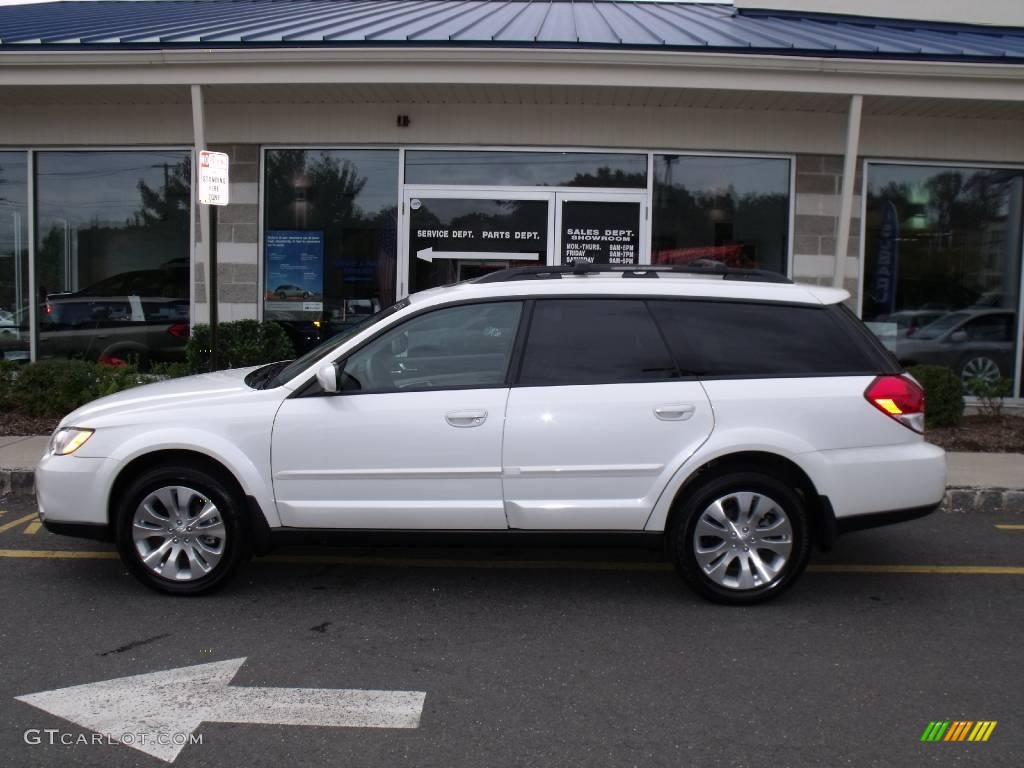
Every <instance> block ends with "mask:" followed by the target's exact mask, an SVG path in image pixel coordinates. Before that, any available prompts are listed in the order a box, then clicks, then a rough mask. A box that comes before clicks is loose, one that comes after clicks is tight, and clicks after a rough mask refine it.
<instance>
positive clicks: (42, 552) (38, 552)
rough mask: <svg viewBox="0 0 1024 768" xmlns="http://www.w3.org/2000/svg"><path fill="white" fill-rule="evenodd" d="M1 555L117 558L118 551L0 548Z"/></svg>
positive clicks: (89, 558)
mask: <svg viewBox="0 0 1024 768" xmlns="http://www.w3.org/2000/svg"><path fill="white" fill-rule="evenodd" d="M0 557H13V558H17V559H23V558H24V559H42V560H116V559H117V552H84V551H71V550H68V551H61V550H55V549H0Z"/></svg>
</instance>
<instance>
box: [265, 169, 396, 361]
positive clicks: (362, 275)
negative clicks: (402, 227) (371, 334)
mask: <svg viewBox="0 0 1024 768" xmlns="http://www.w3.org/2000/svg"><path fill="white" fill-rule="evenodd" d="M265 194H266V198H265V203H266V205H265V210H266V219H265V222H264V243H263V245H264V250H263V255H264V259H263V261H264V289H265V293H264V299H263V300H264V304H263V308H264V317H265V318H266V319H268V320H277V321H279V322H281V324H282V325H283V326H284V327H285V328H286V330H288V331H289V334H290V335H291V337H292V341H293V343H294V344H295V346H296V349H297V350H298V351H300V352H301V351H304V350H306V349H308V348H310V347H312V346H313V345H315V344H316V343H318V342H319V340H320V339H321V338H328V337H330V336H333V335H334V334H335V333H338V332H341V331H342V330H344V329H345V328H346V327H348V326H351V325H353V324H355V323H358V322H360V321H361V320H362V319H364V318H366V317H367V316H369V315H371V314H373V313H375V312H377V311H379V310H381V309H382V308H384V307H387V306H389V305H391V304H393V303H394V301H395V270H396V265H397V245H398V233H397V229H398V204H397V201H398V152H397V150H375V149H359V150H347V149H271V150H267V154H266V182H265Z"/></svg>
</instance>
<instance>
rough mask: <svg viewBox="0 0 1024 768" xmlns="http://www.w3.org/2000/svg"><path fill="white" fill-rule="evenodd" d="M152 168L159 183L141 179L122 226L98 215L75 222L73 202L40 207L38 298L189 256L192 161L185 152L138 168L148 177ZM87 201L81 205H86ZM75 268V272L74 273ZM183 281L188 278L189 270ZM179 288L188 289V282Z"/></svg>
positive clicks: (52, 181)
mask: <svg viewBox="0 0 1024 768" xmlns="http://www.w3.org/2000/svg"><path fill="white" fill-rule="evenodd" d="M145 159H147V160H148V159H150V158H148V157H147V158H145ZM154 169H159V170H161V171H162V177H158V178H161V183H160V184H158V185H156V186H151V185H150V183H149V182H148V181H147V178H146V177H142V176H140V178H138V179H137V181H136V182H135V185H134V186H135V189H136V190H137V191H138V208H136V209H135V210H134V211H132V212H131V213H130V214H129V215H127V216H126V217H125V219H124V222H123V223H122V224H117V223H113V222H110V221H102V220H101V219H100V216H99V215H98V214H94V215H93V217H92V218H91V219H90V220H89V221H88V223H76V222H75V209H74V205H75V203H74V201H72V202H71V203H70V204H69V205H67V206H63V205H53V206H45V205H43V206H41V212H40V216H39V219H40V222H41V223H40V227H42V226H43V224H42V222H44V221H46V222H47V223H48V226H47V228H46V229H45V231H42V232H41V233H40V240H39V247H38V252H37V256H36V264H37V275H38V278H37V285H38V294H39V300H40V301H42V300H44V299H45V297H46V294H47V293H55V292H60V291H68V290H78V289H81V288H85V287H87V286H88V285H90V284H92V283H95V282H97V281H99V280H101V279H104V278H107V277H110V276H112V275H115V274H119V273H121V272H128V271H134V270H143V269H156V268H159V267H161V266H162V265H163V264H165V263H167V262H168V261H171V260H172V259H175V260H186V259H187V258H188V249H187V243H188V236H189V226H190V216H191V199H192V197H191V180H190V177H191V160H190V158H189V157H188V155H187V154H185V153H182V157H181V159H179V160H178V161H177V162H166V161H165V162H162V163H156V164H149V165H143V166H141V168H140V170H144V171H145V173H146V175H147V176H149V175H151V174H152V170H154ZM96 171H97V173H100V172H101V171H102V169H101V168H100V167H97V169H96ZM60 183H61V177H60V174H54V175H52V176H51V177H50V178H47V179H46V180H45V181H40V184H41V185H43V184H60ZM43 193H45V190H41V194H40V198H41V199H43ZM89 202H90V201H89V200H83V201H82V205H83V206H86V207H88V205H89ZM183 245H184V246H185V249H184V250H182V246H183ZM76 269H77V274H71V272H72V271H74V270H76ZM180 279H184V280H186V281H187V279H188V277H187V272H185V271H183V272H182V273H181V278H180ZM177 289H178V290H179V291H180V290H185V291H186V292H187V285H186V286H178V287H177Z"/></svg>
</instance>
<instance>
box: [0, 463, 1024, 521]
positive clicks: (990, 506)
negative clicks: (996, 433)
mask: <svg viewBox="0 0 1024 768" xmlns="http://www.w3.org/2000/svg"><path fill="white" fill-rule="evenodd" d="M34 495H35V473H34V472H33V470H31V469H0V501H6V500H7V499H8V498H13V499H29V498H31V497H32V496H34ZM942 511H943V512H958V513H961V514H963V513H967V512H985V513H989V514H1006V515H1020V514H1024V490H1022V489H1017V488H949V489H947V490H946V498H945V499H944V500H943V502H942Z"/></svg>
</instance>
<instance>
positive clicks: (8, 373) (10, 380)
mask: <svg viewBox="0 0 1024 768" xmlns="http://www.w3.org/2000/svg"><path fill="white" fill-rule="evenodd" d="M23 367H24V366H23V365H21V364H19V363H15V362H13V361H11V360H0V411H13V410H14V403H13V401H12V400H11V393H12V392H13V391H14V381H15V378H16V377H17V375H18V371H20V370H21V369H22V368H23Z"/></svg>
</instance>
